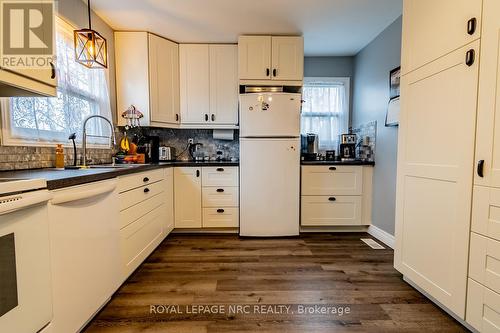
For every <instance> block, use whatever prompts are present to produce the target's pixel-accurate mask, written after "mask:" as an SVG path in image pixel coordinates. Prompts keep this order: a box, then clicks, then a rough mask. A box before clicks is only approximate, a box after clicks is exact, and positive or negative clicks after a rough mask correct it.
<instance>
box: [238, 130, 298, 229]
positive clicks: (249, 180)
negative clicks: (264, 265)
mask: <svg viewBox="0 0 500 333" xmlns="http://www.w3.org/2000/svg"><path fill="white" fill-rule="evenodd" d="M299 188H300V140H299V139H241V140H240V235H241V236H264V237H266V236H294V235H298V234H299V196H300V193H299Z"/></svg>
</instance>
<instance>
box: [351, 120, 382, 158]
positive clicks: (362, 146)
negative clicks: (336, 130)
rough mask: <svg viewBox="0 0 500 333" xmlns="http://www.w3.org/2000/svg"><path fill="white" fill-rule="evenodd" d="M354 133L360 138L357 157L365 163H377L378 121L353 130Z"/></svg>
mask: <svg viewBox="0 0 500 333" xmlns="http://www.w3.org/2000/svg"><path fill="white" fill-rule="evenodd" d="M352 133H354V134H356V135H357V136H358V142H357V148H356V156H357V157H358V158H360V159H362V160H364V161H370V162H373V161H375V145H376V141H377V121H376V120H374V121H370V122H368V123H365V124H362V125H359V126H357V127H354V128H352Z"/></svg>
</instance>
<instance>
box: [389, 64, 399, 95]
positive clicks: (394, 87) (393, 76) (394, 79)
mask: <svg viewBox="0 0 500 333" xmlns="http://www.w3.org/2000/svg"><path fill="white" fill-rule="evenodd" d="M400 82H401V67H396V68H394V69H393V70H391V71H390V73H389V99H390V100H391V99H394V98H398V97H399V95H400Z"/></svg>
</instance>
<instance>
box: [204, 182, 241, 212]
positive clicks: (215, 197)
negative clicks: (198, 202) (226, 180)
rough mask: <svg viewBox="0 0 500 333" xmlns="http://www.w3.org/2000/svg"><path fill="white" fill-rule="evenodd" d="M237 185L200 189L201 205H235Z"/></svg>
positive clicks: (236, 202)
mask: <svg viewBox="0 0 500 333" xmlns="http://www.w3.org/2000/svg"><path fill="white" fill-rule="evenodd" d="M238 189H239V188H238V187H225V186H220V187H204V188H203V190H202V197H203V207H237V206H238V202H239V201H238V197H239V193H238Z"/></svg>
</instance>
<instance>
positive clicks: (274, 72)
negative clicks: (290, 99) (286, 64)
mask: <svg viewBox="0 0 500 333" xmlns="http://www.w3.org/2000/svg"><path fill="white" fill-rule="evenodd" d="M277 74H278V71H277V70H276V68H274V69H273V76H274V77H276V75H277Z"/></svg>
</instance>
